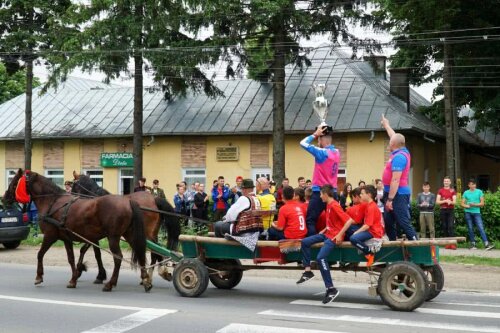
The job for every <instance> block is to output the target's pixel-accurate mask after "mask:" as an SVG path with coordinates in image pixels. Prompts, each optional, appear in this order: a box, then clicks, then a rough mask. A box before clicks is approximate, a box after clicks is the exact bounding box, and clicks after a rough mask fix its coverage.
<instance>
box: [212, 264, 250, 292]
mask: <svg viewBox="0 0 500 333" xmlns="http://www.w3.org/2000/svg"><path fill="white" fill-rule="evenodd" d="M207 266H208V267H211V268H213V269H216V270H220V271H221V272H220V273H217V272H213V273H210V274H209V276H208V277H209V278H210V282H212V284H213V285H214V286H216V287H217V288H219V289H233V288H234V287H236V286H237V285H238V284H239V283H240V281H241V279H242V278H243V271H242V270H241V268H239V267H241V262H240V261H239V260H238V259H224V260H214V259H210V261H207ZM224 266H228V267H232V268H231V269H228V268H226V269H224Z"/></svg>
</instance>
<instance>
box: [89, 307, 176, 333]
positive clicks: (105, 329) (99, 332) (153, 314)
mask: <svg viewBox="0 0 500 333" xmlns="http://www.w3.org/2000/svg"><path fill="white" fill-rule="evenodd" d="M172 311H173V312H176V311H174V310H161V309H145V310H142V311H139V312H136V313H132V314H131V315H128V316H125V317H122V318H120V319H117V320H113V321H111V322H109V323H106V324H104V325H101V326H99V327H95V328H93V329H91V330H88V331H83V332H82V333H121V332H126V331H129V330H131V329H133V328H136V327H139V326H141V325H144V324H145V323H147V322H149V321H151V320H154V319H156V318H160V317H163V316H164V315H167V314H170V313H173V312H172Z"/></svg>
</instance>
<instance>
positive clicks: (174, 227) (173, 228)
mask: <svg viewBox="0 0 500 333" xmlns="http://www.w3.org/2000/svg"><path fill="white" fill-rule="evenodd" d="M73 177H74V182H73V187H72V189H71V191H72V193H73V194H76V195H81V196H82V198H94V197H99V196H104V195H109V194H110V193H109V192H108V191H107V190H105V189H103V188H101V187H99V185H97V183H96V182H95V181H94V180H93V179H92V178H90V177H89V176H88V175H80V174H78V173H76V172H73ZM125 197H128V198H130V199H131V200H134V201H136V202H137V203H138V204H139V206H140V207H141V209H142V210H143V218H144V228H145V232H146V238H147V239H149V240H151V241H153V242H157V241H158V232H159V230H160V226H161V225H162V224H163V226H164V227H165V229H166V230H167V237H168V238H167V248H168V249H171V250H177V247H178V241H179V235H180V221H179V218H177V217H174V216H172V215H166V214H158V213H155V212H152V211H148V210H147V209H153V210H161V211H166V212H172V213H173V212H174V208H173V207H172V205H171V204H170V203H169V202H168V201H167V200H165V199H162V198H155V197H154V196H153V195H152V194H151V193H149V192H134V193H132V194H129V195H126V196H125ZM143 208H146V210H144V209H143ZM89 247H90V244H85V245H84V246H82V248H81V249H80V258H79V259H78V264H77V270H78V274H79V275H78V276H80V275H81V273H82V272H83V271H85V270H86V267H85V264H83V258H84V256H85V253H86V251H87V250H88V248H89ZM94 254H95V258H96V260H97V265H98V267H99V271H98V275H97V278H96V280H95V281H94V283H102V280H103V279H104V278H105V276H106V270H105V269H104V266H103V264H102V260H101V251H100V250H99V248H97V247H94ZM161 260H162V257H161V256H160V255H158V254H155V253H153V252H151V264H152V265H153V264H155V263H156V262H158V261H161ZM148 275H149V282H150V283H151V281H152V277H153V268H151V269H150V270H149V272H148Z"/></svg>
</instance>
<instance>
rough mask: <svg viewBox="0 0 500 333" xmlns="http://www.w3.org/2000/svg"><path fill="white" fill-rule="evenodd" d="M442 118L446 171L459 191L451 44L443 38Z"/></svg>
mask: <svg viewBox="0 0 500 333" xmlns="http://www.w3.org/2000/svg"><path fill="white" fill-rule="evenodd" d="M443 50H444V52H443V53H444V55H443V58H444V68H443V87H444V120H445V131H446V173H447V175H448V176H449V177H450V178H451V179H452V181H454V182H455V183H456V185H457V191H461V188H458V187H461V178H460V177H461V176H460V148H459V137H458V121H457V110H455V106H454V104H453V79H452V68H451V61H450V54H451V53H452V50H451V46H450V45H449V44H448V43H447V42H446V40H444V44H443Z"/></svg>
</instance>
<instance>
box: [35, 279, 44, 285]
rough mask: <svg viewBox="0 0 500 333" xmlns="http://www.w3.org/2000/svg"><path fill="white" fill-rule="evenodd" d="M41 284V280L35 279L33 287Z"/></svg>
mask: <svg viewBox="0 0 500 333" xmlns="http://www.w3.org/2000/svg"><path fill="white" fill-rule="evenodd" d="M42 282H43V279H42V278H38V279H35V286H37V285H39V284H40V283H42Z"/></svg>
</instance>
